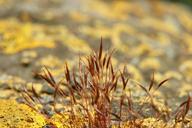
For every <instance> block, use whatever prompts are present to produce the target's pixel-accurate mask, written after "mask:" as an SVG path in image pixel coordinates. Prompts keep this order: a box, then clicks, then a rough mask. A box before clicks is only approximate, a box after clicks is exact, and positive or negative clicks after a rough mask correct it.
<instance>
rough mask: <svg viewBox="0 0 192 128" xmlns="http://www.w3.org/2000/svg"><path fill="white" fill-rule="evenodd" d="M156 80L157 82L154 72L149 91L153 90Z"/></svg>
mask: <svg viewBox="0 0 192 128" xmlns="http://www.w3.org/2000/svg"><path fill="white" fill-rule="evenodd" d="M154 82H155V77H154V72H153V75H152V78H151V83H150V85H149V89H148V90H149V91H150V90H151V88H152V87H153V85H154Z"/></svg>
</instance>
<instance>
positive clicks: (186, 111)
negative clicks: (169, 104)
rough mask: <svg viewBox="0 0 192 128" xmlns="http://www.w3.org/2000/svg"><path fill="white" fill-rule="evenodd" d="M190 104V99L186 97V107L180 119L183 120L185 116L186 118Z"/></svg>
mask: <svg viewBox="0 0 192 128" xmlns="http://www.w3.org/2000/svg"><path fill="white" fill-rule="evenodd" d="M190 102H191V97H190V96H188V99H187V103H186V107H185V112H184V114H183V117H182V118H183V119H184V118H185V116H186V115H187V113H188V112H189V109H190Z"/></svg>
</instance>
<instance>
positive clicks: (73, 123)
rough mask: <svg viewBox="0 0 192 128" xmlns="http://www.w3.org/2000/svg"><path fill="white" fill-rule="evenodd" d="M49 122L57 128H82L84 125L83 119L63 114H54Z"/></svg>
mask: <svg viewBox="0 0 192 128" xmlns="http://www.w3.org/2000/svg"><path fill="white" fill-rule="evenodd" d="M50 122H51V123H52V124H54V125H55V126H57V128H82V127H83V126H84V125H85V119H83V118H81V117H78V116H71V115H69V114H63V115H62V116H61V115H58V114H55V115H53V116H52V118H51V119H50Z"/></svg>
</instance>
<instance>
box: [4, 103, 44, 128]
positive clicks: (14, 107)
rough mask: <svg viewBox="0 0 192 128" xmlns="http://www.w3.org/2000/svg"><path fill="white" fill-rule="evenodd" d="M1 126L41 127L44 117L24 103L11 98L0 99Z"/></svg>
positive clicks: (14, 127) (19, 127)
mask: <svg viewBox="0 0 192 128" xmlns="http://www.w3.org/2000/svg"><path fill="white" fill-rule="evenodd" d="M0 102H1V104H0V127H1V128H42V127H43V126H44V125H45V124H46V120H45V118H44V117H43V116H42V115H40V114H39V113H36V112H35V111H33V110H32V109H31V108H30V107H28V106H27V105H24V104H18V103H16V101H13V100H0Z"/></svg>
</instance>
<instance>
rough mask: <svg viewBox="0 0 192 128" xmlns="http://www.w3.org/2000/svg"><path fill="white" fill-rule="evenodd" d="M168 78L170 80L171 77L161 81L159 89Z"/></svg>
mask: <svg viewBox="0 0 192 128" xmlns="http://www.w3.org/2000/svg"><path fill="white" fill-rule="evenodd" d="M168 80H170V78H167V79H165V80H163V81H161V82H160V83H159V84H158V86H157V89H159V88H160V87H161V86H162V85H163V84H164V83H166V82H167V81H168Z"/></svg>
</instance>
